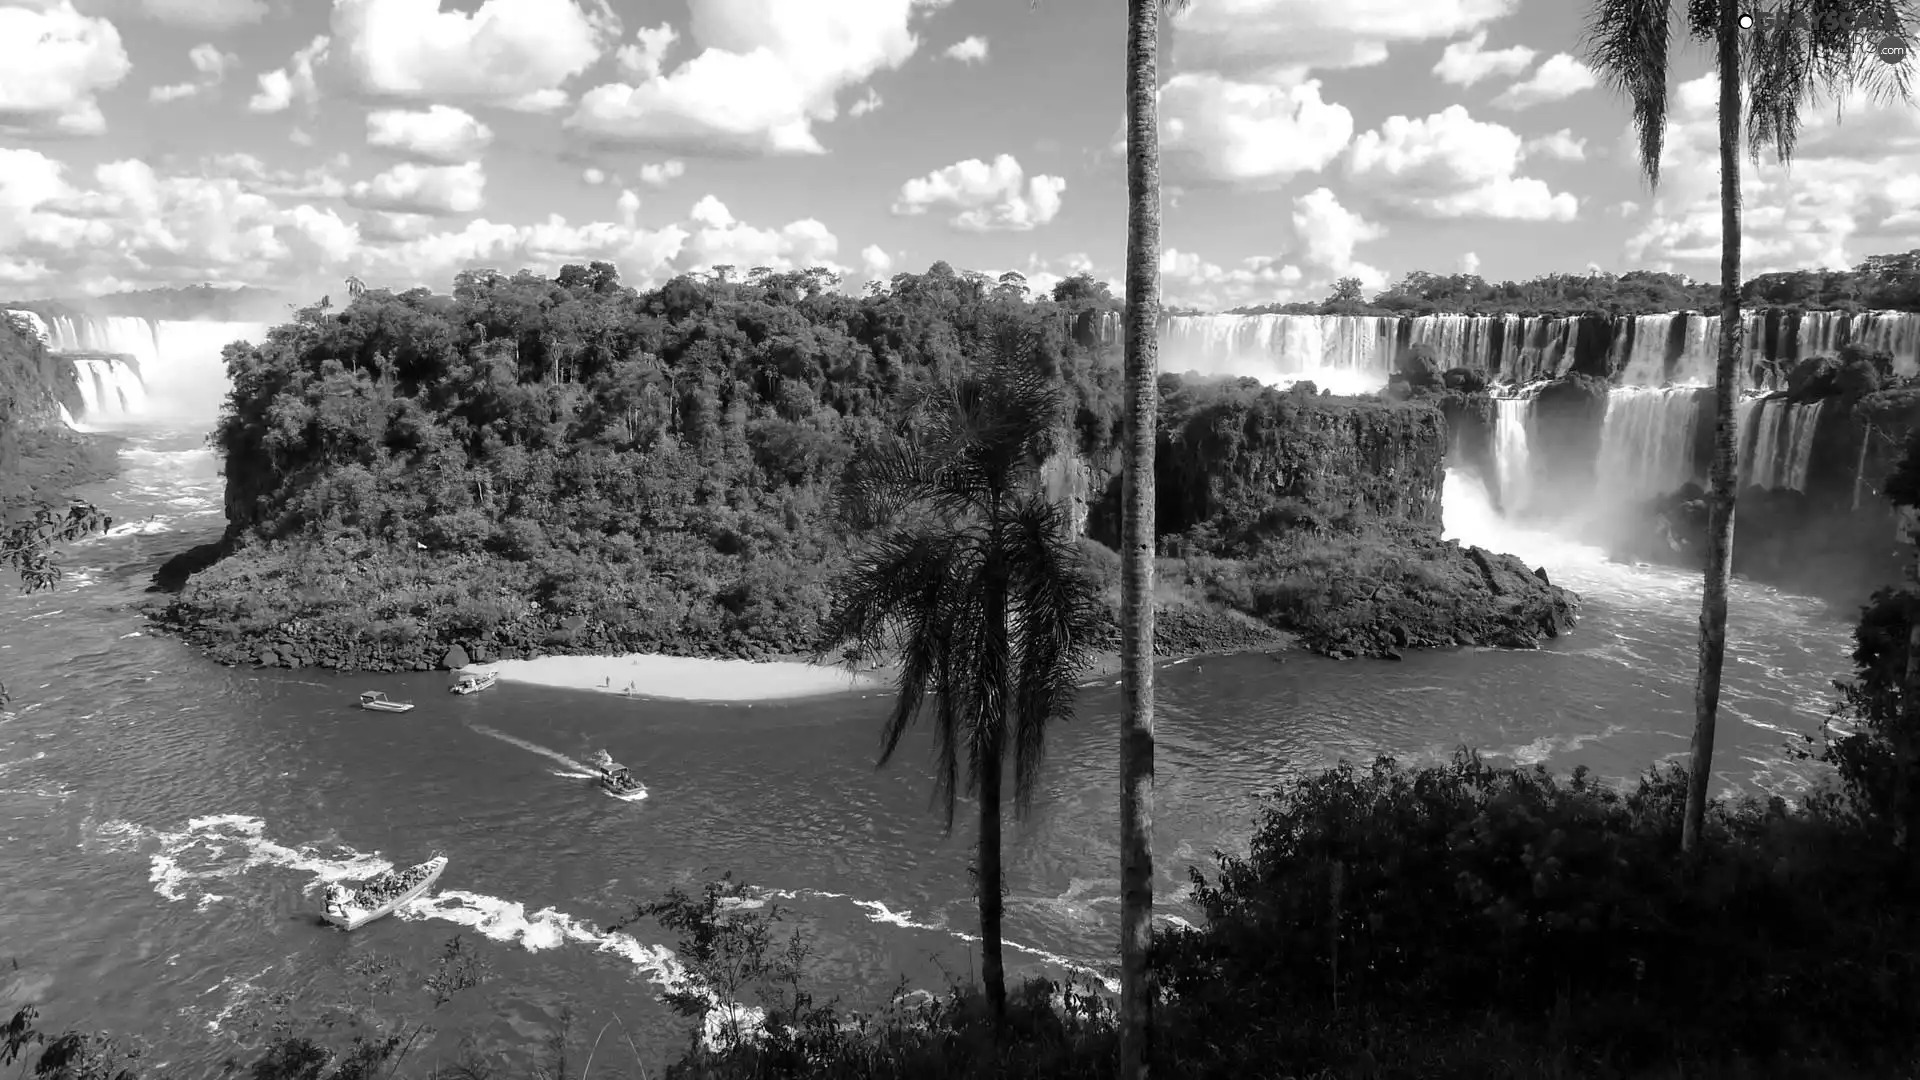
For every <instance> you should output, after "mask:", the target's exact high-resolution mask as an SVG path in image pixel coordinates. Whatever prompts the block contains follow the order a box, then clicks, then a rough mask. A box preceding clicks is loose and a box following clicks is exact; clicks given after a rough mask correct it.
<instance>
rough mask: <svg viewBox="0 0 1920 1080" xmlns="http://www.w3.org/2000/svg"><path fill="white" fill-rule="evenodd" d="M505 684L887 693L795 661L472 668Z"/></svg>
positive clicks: (567, 659) (684, 692)
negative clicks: (495, 675) (491, 673)
mask: <svg viewBox="0 0 1920 1080" xmlns="http://www.w3.org/2000/svg"><path fill="white" fill-rule="evenodd" d="M473 667H474V668H475V669H478V670H482V671H497V672H499V673H500V678H501V679H502V680H503V681H506V682H519V683H533V684H535V685H538V686H558V687H565V688H568V689H573V690H598V691H600V692H602V693H611V694H621V695H632V696H635V697H651V698H672V699H675V700H678V701H777V700H781V699H785V698H802V697H815V696H818V695H822V694H845V693H848V692H851V691H861V690H865V691H873V690H886V689H890V688H891V687H892V685H893V683H892V680H891V679H890V678H888V677H887V676H886V675H885V674H883V673H880V672H864V671H863V672H861V673H860V674H858V675H854V674H852V673H850V672H848V671H847V670H846V669H845V668H840V667H833V666H830V665H825V664H808V663H802V662H799V661H794V660H777V661H771V662H767V663H760V662H757V661H753V660H713V659H706V658H702V657H691V656H659V655H656V654H652V653H629V654H628V655H626V656H544V657H541V658H540V659H538V660H499V661H495V662H494V663H490V664H475V665H473Z"/></svg>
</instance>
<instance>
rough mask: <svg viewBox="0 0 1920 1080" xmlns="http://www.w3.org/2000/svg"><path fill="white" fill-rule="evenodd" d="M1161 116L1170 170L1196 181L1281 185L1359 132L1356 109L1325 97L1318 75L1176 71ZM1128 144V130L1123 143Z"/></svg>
mask: <svg viewBox="0 0 1920 1080" xmlns="http://www.w3.org/2000/svg"><path fill="white" fill-rule="evenodd" d="M1160 118H1161V119H1160V127H1161V135H1160V140H1161V141H1160V152H1161V156H1162V160H1163V161H1165V162H1166V168H1167V170H1168V172H1169V174H1170V178H1171V179H1172V180H1173V181H1175V182H1177V183H1181V184H1188V185H1194V186H1203V185H1208V184H1225V185H1232V186H1236V187H1249V188H1272V187H1277V186H1279V185H1281V184H1284V183H1285V182H1286V181H1287V180H1289V179H1291V178H1292V177H1293V176H1295V175H1296V174H1299V173H1303V172H1318V171H1319V170H1321V169H1323V168H1325V167H1326V166H1327V164H1328V163H1329V162H1331V161H1332V160H1333V159H1334V158H1335V157H1337V156H1339V154H1340V152H1341V151H1342V150H1344V149H1346V146H1347V141H1348V140H1349V139H1351V138H1352V137H1353V114H1352V113H1350V112H1348V111H1347V109H1346V107H1345V106H1343V105H1336V104H1333V103H1330V102H1326V101H1322V100H1321V98H1320V83H1319V82H1318V81H1317V80H1309V81H1306V82H1297V81H1292V80H1290V79H1281V80H1278V81H1274V82H1260V83H1254V82H1235V81H1233V80H1230V79H1227V78H1224V77H1222V76H1220V75H1215V74H1210V73H1187V74H1180V75H1175V76H1174V77H1173V78H1171V79H1168V80H1167V82H1166V85H1165V86H1164V87H1162V88H1161V91H1160ZM1125 148H1126V146H1125V132H1124V130H1123V131H1122V133H1121V142H1120V143H1119V144H1118V145H1117V146H1116V150H1117V151H1118V152H1124V151H1125Z"/></svg>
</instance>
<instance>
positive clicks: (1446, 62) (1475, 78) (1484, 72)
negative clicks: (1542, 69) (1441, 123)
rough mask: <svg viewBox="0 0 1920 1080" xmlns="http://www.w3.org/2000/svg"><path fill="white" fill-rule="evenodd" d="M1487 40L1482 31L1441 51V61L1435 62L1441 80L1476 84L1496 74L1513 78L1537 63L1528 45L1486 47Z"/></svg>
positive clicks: (1469, 84) (1456, 83)
mask: <svg viewBox="0 0 1920 1080" xmlns="http://www.w3.org/2000/svg"><path fill="white" fill-rule="evenodd" d="M1486 43H1487V32H1486V31H1485V30H1481V31H1477V32H1476V33H1475V34H1474V35H1473V36H1472V37H1470V38H1468V39H1467V40H1465V41H1456V42H1454V43H1453V44H1451V45H1448V46H1447V47H1446V49H1445V51H1443V52H1442V53H1441V54H1440V62H1439V63H1437V64H1435V65H1433V73H1434V74H1435V75H1437V76H1439V77H1440V81H1441V82H1447V83H1452V84H1453V85H1455V86H1472V85H1473V84H1474V83H1477V82H1479V81H1480V80H1481V79H1485V78H1490V77H1493V76H1496V75H1497V76H1502V77H1505V78H1512V77H1514V76H1516V75H1518V74H1520V73H1521V72H1523V71H1525V70H1527V65H1529V64H1531V63H1533V57H1534V51H1533V50H1532V49H1529V48H1527V47H1526V46H1525V45H1510V46H1508V47H1507V48H1504V49H1486V48H1484V46H1485V45H1486Z"/></svg>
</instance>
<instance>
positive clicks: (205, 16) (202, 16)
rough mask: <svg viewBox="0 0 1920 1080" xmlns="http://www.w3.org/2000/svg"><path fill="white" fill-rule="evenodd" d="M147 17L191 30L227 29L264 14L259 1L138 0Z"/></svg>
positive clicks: (256, 19)
mask: <svg viewBox="0 0 1920 1080" xmlns="http://www.w3.org/2000/svg"><path fill="white" fill-rule="evenodd" d="M139 2H140V11H141V13H142V14H144V15H146V16H147V17H148V18H151V19H156V20H158V21H160V22H164V23H170V24H172V25H174V26H184V27H187V28H190V29H194V30H208V31H220V30H231V29H233V28H234V27H237V26H246V25H247V24H249V23H257V22H259V21H260V20H261V19H264V18H266V17H267V5H266V4H265V3H264V2H263V0H139Z"/></svg>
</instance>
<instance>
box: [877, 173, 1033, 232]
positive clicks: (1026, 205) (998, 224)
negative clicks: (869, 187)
mask: <svg viewBox="0 0 1920 1080" xmlns="http://www.w3.org/2000/svg"><path fill="white" fill-rule="evenodd" d="M1066 188H1067V182H1066V180H1064V179H1062V178H1061V177H1058V176H1046V175H1036V176H1034V177H1033V178H1031V179H1028V178H1027V176H1026V174H1025V172H1024V170H1022V169H1021V167H1020V162H1019V161H1017V160H1015V159H1014V156H1013V155H1012V154H1001V155H1000V156H999V157H996V158H994V159H993V162H992V164H988V163H987V162H984V161H981V160H980V159H978V158H968V159H967V160H965V161H960V162H955V163H954V164H952V165H949V166H947V167H946V168H944V169H935V170H934V171H932V172H930V173H928V174H927V175H925V176H922V177H917V178H915V179H912V180H909V181H907V182H906V183H904V184H902V185H900V194H899V196H898V197H896V198H895V199H894V203H893V212H894V213H895V214H900V215H915V214H924V213H926V212H927V211H928V210H930V209H932V208H934V207H942V208H946V209H951V210H955V211H958V213H956V214H955V215H954V217H953V218H952V219H950V221H949V224H951V225H952V226H953V227H954V228H956V229H959V230H961V231H963V232H1001V231H1015V232H1018V231H1025V230H1027V229H1031V228H1033V227H1035V226H1036V225H1045V224H1046V223H1047V222H1049V221H1052V220H1053V218H1054V215H1056V214H1058V213H1059V212H1060V195H1061V193H1062V192H1064V191H1065V190H1066Z"/></svg>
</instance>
